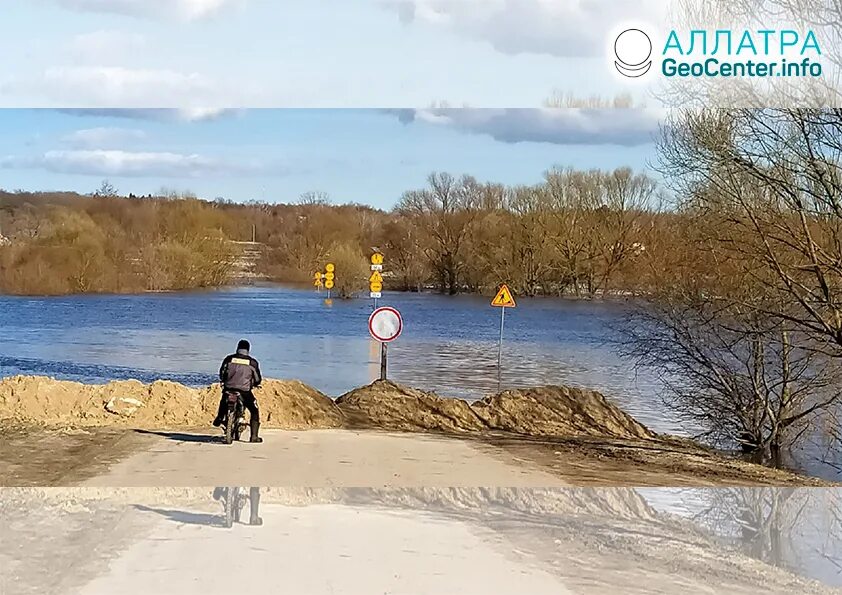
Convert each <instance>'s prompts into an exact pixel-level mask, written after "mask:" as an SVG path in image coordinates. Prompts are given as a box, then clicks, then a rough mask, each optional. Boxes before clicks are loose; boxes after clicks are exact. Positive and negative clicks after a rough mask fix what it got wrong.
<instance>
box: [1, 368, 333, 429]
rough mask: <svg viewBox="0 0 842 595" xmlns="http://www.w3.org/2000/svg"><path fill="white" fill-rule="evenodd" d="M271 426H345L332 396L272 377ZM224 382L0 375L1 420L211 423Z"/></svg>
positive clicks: (267, 410) (268, 394)
mask: <svg viewBox="0 0 842 595" xmlns="http://www.w3.org/2000/svg"><path fill="white" fill-rule="evenodd" d="M255 395H256V396H257V400H258V403H259V405H260V410H261V417H262V419H263V423H264V425H265V426H267V427H274V428H283V429H308V428H334V427H338V426H340V425H342V417H341V413H340V412H339V410H338V409H337V408H336V406H335V405H334V403H333V401H331V399H330V398H328V397H326V396H325V395H323V394H322V393H320V392H319V391H317V390H315V389H314V388H311V387H309V386H306V385H305V384H303V383H301V382H298V381H285V380H266V381H265V382H264V385H263V386H262V387H261V388H260V389H258V390H257V391H255ZM219 396H220V389H219V385H212V386H209V387H205V388H201V389H195V388H190V387H187V386H184V385H182V384H178V383H176V382H168V381H163V380H159V381H156V382H153V383H152V384H143V383H141V382H138V381H136V380H126V381H115V382H110V383H108V384H105V385H86V384H80V383H78V382H67V381H61V380H54V379H52V378H44V377H37V376H35V377H33V376H15V377H12V378H5V379H3V380H0V419H3V418H13V419H16V420H19V421H31V422H37V423H44V424H48V425H58V424H70V425H97V426H98V425H106V424H115V425H126V426H131V427H134V428H144V429H155V428H168V427H179V426H182V427H183V426H205V425H208V423H209V422H210V420H212V419H213V418H214V416H215V415H216V409H217V406H218V404H219Z"/></svg>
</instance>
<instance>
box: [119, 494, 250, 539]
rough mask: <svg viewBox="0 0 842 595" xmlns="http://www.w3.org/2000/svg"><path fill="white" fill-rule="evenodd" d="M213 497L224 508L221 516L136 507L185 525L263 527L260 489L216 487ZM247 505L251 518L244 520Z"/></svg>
mask: <svg viewBox="0 0 842 595" xmlns="http://www.w3.org/2000/svg"><path fill="white" fill-rule="evenodd" d="M212 497H213V499H214V500H215V501H217V502H219V504H220V505H221V506H222V512H221V513H219V514H209V513H204V512H191V511H186V510H174V509H163V508H152V507H150V506H145V505H142V504H138V505H136V506H135V508H136V509H137V510H140V511H143V512H152V513H155V514H158V515H161V516H162V517H164V518H166V519H169V520H171V521H173V522H175V523H180V524H183V525H204V526H207V527H224V528H226V529H230V528H232V527H233V526H234V525H235V524H245V525H251V526H261V525H263V519H262V518H261V517H260V488H258V487H251V488H248V489H246V488H243V487H239V486H233V487H216V488H214V489H213V494H212ZM246 504H248V506H249V516H248V518H247V519H244V517H243V512H244V510H245V506H246Z"/></svg>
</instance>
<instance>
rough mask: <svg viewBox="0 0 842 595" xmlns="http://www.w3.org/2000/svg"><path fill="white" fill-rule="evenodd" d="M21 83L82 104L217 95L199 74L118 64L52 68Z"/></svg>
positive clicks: (161, 101) (188, 99) (164, 101)
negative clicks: (125, 66) (124, 66)
mask: <svg viewBox="0 0 842 595" xmlns="http://www.w3.org/2000/svg"><path fill="white" fill-rule="evenodd" d="M22 86H23V87H24V89H27V88H29V89H31V90H33V91H35V92H36V93H38V94H40V95H42V96H46V97H48V98H50V99H52V100H64V101H68V98H72V99H70V100H69V101H71V102H72V103H75V104H82V105H115V106H120V105H143V104H146V105H172V104H180V105H184V104H190V103H192V101H193V100H194V98H198V97H210V96H213V95H214V93H213V90H212V85H211V84H210V82H209V81H208V80H207V79H205V78H204V77H203V76H201V75H200V74H197V73H181V72H176V71H173V70H152V69H134V68H123V67H119V66H72V67H61V68H49V69H47V70H46V71H45V72H44V74H43V76H42V77H41V78H40V79H37V80H34V81H28V82H24V83H23V84H22Z"/></svg>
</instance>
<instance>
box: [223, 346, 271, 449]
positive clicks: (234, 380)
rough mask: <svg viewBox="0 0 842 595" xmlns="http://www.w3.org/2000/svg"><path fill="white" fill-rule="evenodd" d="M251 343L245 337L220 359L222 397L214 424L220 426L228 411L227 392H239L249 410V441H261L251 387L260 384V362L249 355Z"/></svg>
mask: <svg viewBox="0 0 842 595" xmlns="http://www.w3.org/2000/svg"><path fill="white" fill-rule="evenodd" d="M250 349H251V345H250V344H249V342H248V341H246V340H245V339H243V340H241V341H240V342H239V343H237V352H236V353H232V354H231V355H229V356H227V357H226V358H225V359H224V360H222V367H220V368H219V382H220V383H222V399H221V400H220V401H219V411H218V412H217V415H216V419H215V420H213V425H214V426H217V427H219V426H221V425H222V423H223V422H224V421H225V416H226V414H227V412H228V402H227V399H226V397H225V395H226V394H227V393H228V392H231V391H236V392H239V393H240V394H241V395H242V397H243V406H244V407H245V408H246V409H248V410H249V426H250V428H251V439H250V440H249V441H250V442H263V438H260V437H259V436H258V435H257V433H258V430H259V429H260V411H259V410H258V409H257V401H256V400H255V398H254V393H252V389H254V388H257V387H258V386H260V383H261V382H262V381H263V378H262V377H261V375H260V364H258V363H257V360H256V359H254V358H253V357H252V356H251V355H249V350H250Z"/></svg>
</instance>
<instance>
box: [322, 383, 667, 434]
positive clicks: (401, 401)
mask: <svg viewBox="0 0 842 595" xmlns="http://www.w3.org/2000/svg"><path fill="white" fill-rule="evenodd" d="M336 403H337V405H339V408H340V409H341V410H342V411H343V412H344V413H345V414H346V416H347V417H348V418H349V419H353V420H355V421H357V422H358V423H362V424H364V425H368V426H371V427H376V428H380V429H388V430H399V431H438V432H450V433H471V432H484V431H489V430H498V431H503V432H509V433H512V434H520V435H525V436H554V437H557V438H570V437H580V436H594V437H602V438H621V439H651V438H654V437H655V434H654V433H653V432H651V431H650V430H649V429H647V428H646V427H645V426H644V425H643V424H641V423H639V422H638V421H636V420H635V419H634V418H633V417H631V416H630V415H628V414H627V413H625V412H624V411H623V410H621V409H620V408H619V407H617V406H616V405H614V404H613V403H611V402H610V401H609V400H608V399H606V398H605V397H604V396H603V395H601V394H600V393H598V392H595V391H589V390H581V389H578V388H570V387H566V386H541V387H536V388H528V389H519V390H507V391H504V392H502V393H500V394H497V395H494V396H491V397H486V398H485V399H482V400H481V401H477V402H475V403H468V402H466V401H463V400H461V399H449V398H444V397H439V396H438V395H435V394H432V393H427V392H423V391H420V390H416V389H413V388H407V387H403V386H400V385H398V384H395V383H394V382H388V381H378V382H375V383H373V384H370V385H368V386H364V387H362V388H358V389H355V390H352V391H351V392H349V393H346V394H344V395H342V396H341V397H339V398H338V399H337V400H336Z"/></svg>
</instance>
